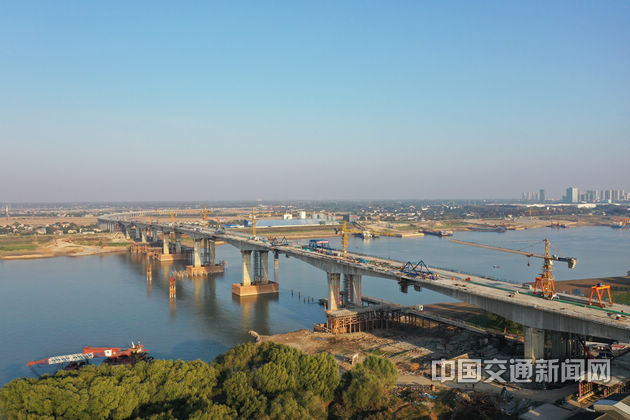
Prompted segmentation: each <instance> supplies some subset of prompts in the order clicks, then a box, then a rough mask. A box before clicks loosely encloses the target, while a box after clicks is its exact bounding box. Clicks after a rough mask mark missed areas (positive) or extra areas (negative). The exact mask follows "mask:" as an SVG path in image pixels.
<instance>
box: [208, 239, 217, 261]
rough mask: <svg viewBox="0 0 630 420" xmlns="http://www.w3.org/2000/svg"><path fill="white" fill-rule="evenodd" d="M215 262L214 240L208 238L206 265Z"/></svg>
mask: <svg viewBox="0 0 630 420" xmlns="http://www.w3.org/2000/svg"><path fill="white" fill-rule="evenodd" d="M215 264H216V242H215V241H211V240H208V265H215Z"/></svg>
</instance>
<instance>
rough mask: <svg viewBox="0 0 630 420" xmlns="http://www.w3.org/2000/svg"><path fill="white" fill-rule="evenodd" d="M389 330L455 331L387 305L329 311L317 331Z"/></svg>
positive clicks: (344, 332)
mask: <svg viewBox="0 0 630 420" xmlns="http://www.w3.org/2000/svg"><path fill="white" fill-rule="evenodd" d="M389 328H423V329H434V328H438V329H440V331H446V330H453V332H454V331H455V329H456V328H455V327H452V326H447V325H445V324H443V323H440V322H436V321H433V320H431V319H427V318H426V317H424V316H421V315H419V314H416V313H413V312H409V311H407V310H405V309H404V308H396V307H392V306H389V305H374V306H366V307H361V308H352V309H340V310H337V311H329V312H327V313H326V324H323V325H321V326H320V328H318V329H320V330H322V331H324V332H329V333H332V334H349V333H355V332H361V331H370V330H375V329H389Z"/></svg>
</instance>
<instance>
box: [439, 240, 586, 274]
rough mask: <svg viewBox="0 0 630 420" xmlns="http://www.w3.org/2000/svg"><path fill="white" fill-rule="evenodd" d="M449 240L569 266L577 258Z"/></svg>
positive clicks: (573, 264) (575, 261)
mask: <svg viewBox="0 0 630 420" xmlns="http://www.w3.org/2000/svg"><path fill="white" fill-rule="evenodd" d="M451 242H453V243H456V244H461V245H470V246H476V247H479V248H485V249H491V250H493V251H502V252H509V253H512V254H518V255H525V256H526V257H533V258H542V259H545V258H548V259H550V260H552V261H562V262H566V263H567V265H568V266H569V268H574V267H575V266H576V265H577V258H573V257H559V256H557V255H549V256H545V255H542V254H536V253H534V252H526V251H519V250H517V249H510V248H501V247H498V246H492V245H485V244H480V243H477V242H466V241H460V240H457V239H451Z"/></svg>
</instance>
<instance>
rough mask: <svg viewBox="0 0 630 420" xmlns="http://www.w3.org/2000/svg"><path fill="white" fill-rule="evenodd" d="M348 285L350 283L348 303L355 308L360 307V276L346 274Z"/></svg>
mask: <svg viewBox="0 0 630 420" xmlns="http://www.w3.org/2000/svg"><path fill="white" fill-rule="evenodd" d="M348 277H349V279H348V280H349V283H350V297H349V298H348V301H349V302H350V303H352V304H353V305H356V306H361V305H362V297H363V296H362V294H361V276H360V275H358V274H348Z"/></svg>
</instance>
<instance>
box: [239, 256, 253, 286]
mask: <svg viewBox="0 0 630 420" xmlns="http://www.w3.org/2000/svg"><path fill="white" fill-rule="evenodd" d="M241 255H242V256H243V282H242V283H241V284H242V285H243V286H250V285H251V284H252V251H241Z"/></svg>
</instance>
